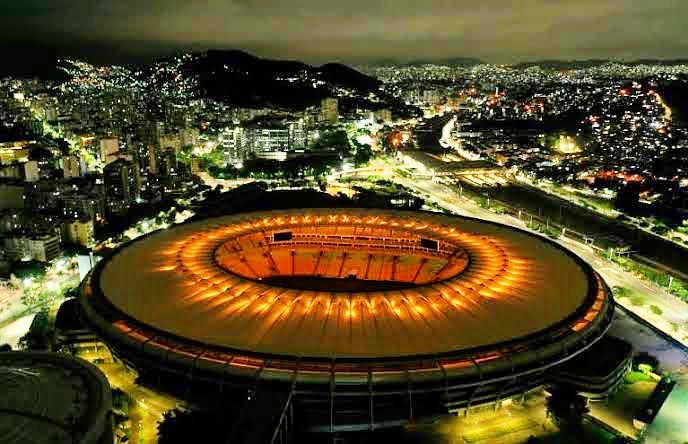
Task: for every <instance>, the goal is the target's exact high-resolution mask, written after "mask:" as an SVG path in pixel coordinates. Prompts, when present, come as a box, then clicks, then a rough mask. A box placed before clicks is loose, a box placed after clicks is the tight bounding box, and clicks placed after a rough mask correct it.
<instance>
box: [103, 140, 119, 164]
mask: <svg viewBox="0 0 688 444" xmlns="http://www.w3.org/2000/svg"><path fill="white" fill-rule="evenodd" d="M99 154H100V160H101V161H102V162H103V163H104V164H105V165H107V164H109V163H111V162H114V161H115V160H117V159H118V158H119V138H117V137H105V138H103V139H100V153H99Z"/></svg>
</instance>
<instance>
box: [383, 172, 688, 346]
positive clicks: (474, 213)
mask: <svg viewBox="0 0 688 444" xmlns="http://www.w3.org/2000/svg"><path fill="white" fill-rule="evenodd" d="M390 170H391V169H390ZM391 179H392V180H394V181H395V182H397V183H399V184H400V185H402V186H404V187H406V188H409V189H411V190H414V191H415V192H416V193H418V194H419V195H421V196H425V197H426V199H428V200H430V201H431V202H433V203H435V204H437V205H438V206H440V207H442V208H444V209H446V210H449V211H450V212H452V213H455V214H459V215H465V216H470V217H476V218H479V219H486V220H490V221H494V222H497V223H501V224H506V225H511V226H514V227H517V228H520V229H523V230H527V231H530V232H532V233H535V234H540V233H538V232H536V231H533V230H530V229H528V228H527V226H526V222H525V221H523V220H520V219H518V218H516V217H513V216H510V215H502V214H496V213H494V212H492V211H490V210H488V209H486V208H482V207H481V206H479V205H477V204H476V203H474V202H473V201H471V200H470V199H467V198H463V197H462V196H460V195H459V194H458V193H457V192H456V191H455V190H453V189H451V188H449V187H447V186H445V185H442V184H439V183H436V182H433V181H432V180H426V179H418V178H413V179H408V178H403V177H398V176H391ZM556 242H557V243H559V244H560V245H561V246H562V247H564V248H566V249H568V250H571V251H573V252H574V253H575V254H577V255H578V256H580V257H581V258H582V259H583V260H584V261H586V262H587V263H589V264H590V265H591V266H592V267H593V268H594V269H595V270H596V271H597V272H598V273H599V274H600V275H601V276H602V278H603V279H604V280H605V281H606V282H607V284H608V285H609V286H610V287H615V286H619V287H624V288H627V289H629V290H631V292H633V293H636V294H639V295H642V298H644V299H645V301H646V303H644V304H643V305H633V304H632V302H634V301H636V300H629V299H627V298H621V299H619V301H618V302H619V303H620V304H622V305H623V306H624V307H626V308H628V309H629V310H631V311H632V312H634V313H636V314H637V315H639V316H641V317H642V318H643V319H645V320H647V321H648V322H650V323H651V324H652V325H654V326H655V327H657V328H658V329H660V330H662V331H663V332H665V333H667V334H669V335H670V336H672V337H674V338H675V339H677V340H679V341H681V342H682V343H684V344H685V345H688V330H687V329H686V326H688V304H686V303H685V302H683V301H681V300H680V299H678V298H676V297H675V296H673V295H671V294H669V293H668V292H667V291H666V290H665V289H663V288H661V287H659V286H657V285H655V284H653V283H650V282H647V281H644V280H642V279H640V278H638V277H636V276H635V275H633V274H631V273H628V272H626V271H624V270H622V269H621V268H620V267H618V266H616V265H615V264H613V263H611V262H609V261H606V260H604V259H603V258H601V257H599V256H598V255H597V254H596V253H595V251H594V250H593V249H592V248H591V247H590V246H588V245H585V244H581V243H579V242H577V241H575V240H573V239H571V238H568V237H565V236H564V237H562V238H560V239H557V240H556ZM653 306H654V307H656V308H652V307H653ZM653 310H654V311H653Z"/></svg>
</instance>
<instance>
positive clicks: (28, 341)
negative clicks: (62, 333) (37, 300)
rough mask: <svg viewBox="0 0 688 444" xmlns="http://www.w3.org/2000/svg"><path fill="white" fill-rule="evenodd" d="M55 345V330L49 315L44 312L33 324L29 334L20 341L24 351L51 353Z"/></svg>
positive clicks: (37, 316) (39, 314) (20, 346)
mask: <svg viewBox="0 0 688 444" xmlns="http://www.w3.org/2000/svg"><path fill="white" fill-rule="evenodd" d="M54 345H55V329H54V328H53V326H52V325H51V322H50V319H49V318H48V313H47V312H46V311H42V312H40V313H38V314H37V315H36V317H35V318H34V319H33V322H31V327H30V328H29V331H28V333H26V334H25V335H24V336H22V337H21V338H20V339H19V348H20V349H22V350H40V351H51V350H52V348H53V346H54Z"/></svg>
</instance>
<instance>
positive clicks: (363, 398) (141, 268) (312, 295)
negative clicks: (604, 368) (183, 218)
mask: <svg viewBox="0 0 688 444" xmlns="http://www.w3.org/2000/svg"><path fill="white" fill-rule="evenodd" d="M80 301H81V306H82V311H83V313H84V316H85V319H86V320H87V322H88V323H89V324H90V325H91V326H92V328H93V329H94V330H95V331H96V332H97V333H98V334H99V335H100V336H101V337H102V338H103V340H104V341H105V342H106V343H107V344H108V345H109V346H110V347H111V348H112V349H113V351H114V352H115V353H116V355H117V356H118V357H119V358H120V359H122V360H123V361H125V362H127V363H128V364H130V365H131V366H133V367H135V368H137V369H140V370H142V371H147V372H157V373H159V374H164V375H166V377H176V378H178V380H179V381H180V384H183V385H186V386H187V387H188V390H191V391H193V390H194V387H196V386H199V387H200V386H201V385H205V386H207V385H217V386H218V387H219V388H220V390H244V391H245V392H248V393H249V396H248V398H251V397H252V396H255V397H258V396H259V394H260V393H261V392H262V391H264V392H269V393H271V395H270V396H269V397H264V398H263V399H271V400H279V401H275V402H276V403H277V404H279V405H277V406H276V407H275V409H276V410H275V411H276V412H277V414H276V418H277V419H275V421H277V423H279V424H282V423H283V422H285V421H286V419H285V418H289V420H291V419H293V416H294V415H296V417H297V420H298V421H299V422H300V423H301V425H302V426H303V427H307V428H308V429H309V430H315V431H318V430H319V431H337V430H361V429H368V428H376V427H384V426H392V425H398V424H403V423H405V422H408V421H413V420H414V419H416V418H420V417H423V416H426V415H434V414H439V413H446V412H449V411H458V410H462V409H467V408H470V407H472V406H479V405H485V404H488V403H499V402H500V401H501V400H505V399H508V398H513V397H517V396H520V395H522V394H523V393H526V392H528V391H530V390H533V389H536V388H539V387H542V386H543V385H545V384H547V382H548V381H549V377H550V375H551V374H552V373H553V372H554V371H555V370H556V368H557V367H558V366H560V365H561V364H563V363H565V362H567V361H569V360H571V358H573V357H575V356H577V355H579V354H580V353H582V352H584V351H585V350H586V349H588V348H589V347H591V346H592V345H593V344H594V343H595V342H596V341H597V340H598V339H600V338H601V337H602V336H603V335H604V334H605V332H606V330H607V328H608V326H609V323H610V321H611V318H612V315H613V301H612V298H611V295H610V292H609V289H608V288H607V287H606V285H605V284H604V282H603V281H602V280H601V278H600V277H599V276H598V275H597V274H596V273H595V272H594V271H593V270H592V269H591V267H590V266H589V265H587V264H586V263H584V262H583V261H582V260H581V259H579V258H578V257H577V256H575V255H573V254H572V253H570V252H568V251H567V250H565V249H563V248H561V247H559V246H558V245H557V244H555V243H554V242H552V241H549V240H548V239H546V238H543V237H540V236H537V235H534V234H531V233H528V232H525V231H522V230H519V229H515V228H512V227H508V226H504V225H499V224H495V223H492V222H487V221H483V220H478V219H472V218H466V217H459V216H449V215H443V214H436V213H425V212H403V211H392V210H377V209H374V210H371V209H350V208H347V209H308V210H284V211H273V212H260V213H247V214H239V215H230V216H224V217H219V218H214V219H206V220H202V221H196V222H191V223H186V224H182V225H178V226H176V227H174V228H171V229H168V230H165V231H161V232H155V233H152V234H150V235H148V236H144V237H142V238H139V239H137V240H135V241H133V242H130V243H128V244H127V245H125V246H124V247H122V248H120V249H119V250H117V251H116V252H115V254H113V255H112V256H110V257H109V258H107V259H105V260H103V261H101V262H100V263H99V264H98V265H97V266H96V268H95V269H94V270H93V271H92V272H91V273H90V275H89V276H88V277H87V278H86V279H85V280H84V282H83V284H82V291H81V297H80ZM610 383H611V382H610ZM245 392H244V393H245ZM276 394H281V395H280V396H278V395H276ZM247 408H250V406H249V407H247ZM261 410H269V408H265V407H264V406H263V407H261ZM273 438H274V437H273Z"/></svg>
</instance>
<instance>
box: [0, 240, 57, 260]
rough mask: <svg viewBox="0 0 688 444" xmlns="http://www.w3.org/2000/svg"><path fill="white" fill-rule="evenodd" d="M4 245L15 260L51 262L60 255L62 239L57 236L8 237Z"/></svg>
mask: <svg viewBox="0 0 688 444" xmlns="http://www.w3.org/2000/svg"><path fill="white" fill-rule="evenodd" d="M3 243H4V246H5V251H6V252H7V255H8V256H9V257H10V258H12V259H14V260H21V261H30V260H35V261H39V262H49V261H51V260H53V259H55V258H56V257H58V256H59V255H60V237H59V236H57V235H55V234H45V235H43V236H34V237H29V236H23V235H22V236H16V237H8V238H5V239H4V240H3Z"/></svg>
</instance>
